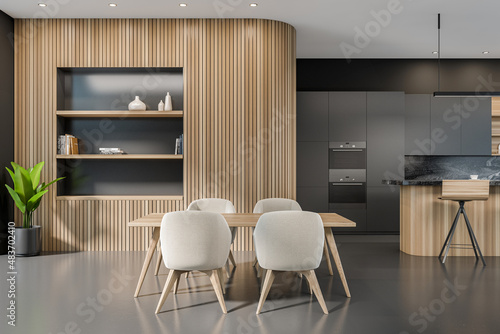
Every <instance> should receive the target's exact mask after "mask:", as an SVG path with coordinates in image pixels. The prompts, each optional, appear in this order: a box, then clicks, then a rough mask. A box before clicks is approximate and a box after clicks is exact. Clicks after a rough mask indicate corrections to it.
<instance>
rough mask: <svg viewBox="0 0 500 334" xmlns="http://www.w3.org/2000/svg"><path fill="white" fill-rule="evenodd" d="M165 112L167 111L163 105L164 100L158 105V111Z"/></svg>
mask: <svg viewBox="0 0 500 334" xmlns="http://www.w3.org/2000/svg"><path fill="white" fill-rule="evenodd" d="M163 110H165V103H163V100H160V103H158V111H163Z"/></svg>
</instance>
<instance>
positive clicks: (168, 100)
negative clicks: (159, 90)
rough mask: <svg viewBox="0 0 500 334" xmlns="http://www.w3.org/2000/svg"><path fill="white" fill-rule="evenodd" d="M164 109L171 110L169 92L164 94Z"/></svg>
mask: <svg viewBox="0 0 500 334" xmlns="http://www.w3.org/2000/svg"><path fill="white" fill-rule="evenodd" d="M164 110H165V111H171V110H172V97H171V96H170V92H167V96H165V109H164Z"/></svg>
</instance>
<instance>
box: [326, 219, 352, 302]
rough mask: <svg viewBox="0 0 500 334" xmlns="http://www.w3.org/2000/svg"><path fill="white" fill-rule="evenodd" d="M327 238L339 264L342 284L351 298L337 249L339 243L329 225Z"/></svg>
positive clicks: (338, 268) (336, 262) (334, 257)
mask: <svg viewBox="0 0 500 334" xmlns="http://www.w3.org/2000/svg"><path fill="white" fill-rule="evenodd" d="M325 238H326V240H327V241H328V246H330V251H331V252H332V255H333V260H334V261H335V265H336V266H337V270H338V272H339V276H340V279H341V280H342V284H343V285H344V290H345V294H346V295H347V297H349V298H350V297H351V292H349V286H348V285H347V280H346V278H345V274H344V269H343V268H342V262H341V261H340V255H339V251H338V249H337V245H336V244H335V239H334V238H333V233H332V229H331V228H329V227H325Z"/></svg>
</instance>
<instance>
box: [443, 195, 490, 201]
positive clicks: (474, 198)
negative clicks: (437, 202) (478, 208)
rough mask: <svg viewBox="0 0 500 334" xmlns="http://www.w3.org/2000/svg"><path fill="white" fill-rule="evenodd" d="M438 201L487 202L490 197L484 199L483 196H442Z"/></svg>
mask: <svg viewBox="0 0 500 334" xmlns="http://www.w3.org/2000/svg"><path fill="white" fill-rule="evenodd" d="M438 199H441V200H444V201H455V202H460V201H464V202H470V201H487V200H488V197H486V198H485V197H483V196H440V197H438Z"/></svg>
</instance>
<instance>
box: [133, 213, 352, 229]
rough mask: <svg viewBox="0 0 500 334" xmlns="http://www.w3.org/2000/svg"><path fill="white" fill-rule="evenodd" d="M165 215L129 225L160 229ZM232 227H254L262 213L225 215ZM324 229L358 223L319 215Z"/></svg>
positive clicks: (328, 214) (339, 217)
mask: <svg viewBox="0 0 500 334" xmlns="http://www.w3.org/2000/svg"><path fill="white" fill-rule="evenodd" d="M164 215H165V214H164V213H151V214H149V215H147V216H144V217H141V218H138V219H136V220H133V221H131V222H129V223H128V227H160V226H161V220H162V219H163V216H164ZM222 215H223V216H224V218H225V219H226V221H227V224H228V225H229V226H230V227H254V226H255V225H256V224H257V221H258V220H259V217H260V216H261V215H262V213H223V214H222ZM319 215H320V216H321V219H322V220H323V225H324V227H356V223H355V222H353V221H352V220H349V219H347V218H345V217H342V216H341V215H339V214H336V213H319Z"/></svg>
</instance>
